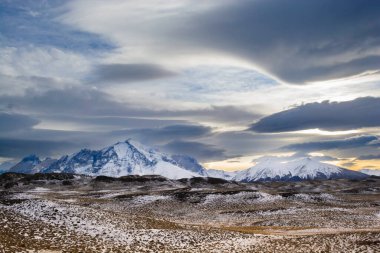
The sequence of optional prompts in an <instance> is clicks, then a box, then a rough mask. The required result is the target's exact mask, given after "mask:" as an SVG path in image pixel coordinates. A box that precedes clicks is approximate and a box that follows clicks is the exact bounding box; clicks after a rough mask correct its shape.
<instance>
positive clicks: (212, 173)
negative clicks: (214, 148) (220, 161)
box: [207, 169, 237, 180]
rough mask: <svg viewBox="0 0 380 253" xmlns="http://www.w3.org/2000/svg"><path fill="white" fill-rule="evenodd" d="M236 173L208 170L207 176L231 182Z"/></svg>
mask: <svg viewBox="0 0 380 253" xmlns="http://www.w3.org/2000/svg"><path fill="white" fill-rule="evenodd" d="M236 173H237V172H236V171H225V170H213V169H208V170H207V175H208V176H209V177H216V178H222V179H226V180H232V179H233V178H234V177H235V176H236Z"/></svg>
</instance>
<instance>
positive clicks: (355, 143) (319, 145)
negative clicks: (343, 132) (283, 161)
mask: <svg viewBox="0 0 380 253" xmlns="http://www.w3.org/2000/svg"><path fill="white" fill-rule="evenodd" d="M376 141H378V138H377V137H376V136H359V137H352V138H347V139H339V140H326V141H315V142H305V143H297V144H291V145H287V146H284V147H282V149H283V150H291V151H304V152H312V151H319V150H331V149H351V148H361V147H364V146H378V145H377V144H376V143H375V142H376Z"/></svg>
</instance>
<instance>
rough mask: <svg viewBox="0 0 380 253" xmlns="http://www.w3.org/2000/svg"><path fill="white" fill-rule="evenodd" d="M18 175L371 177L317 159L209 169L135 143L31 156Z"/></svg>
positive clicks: (244, 178) (277, 178) (273, 178)
mask: <svg viewBox="0 0 380 253" xmlns="http://www.w3.org/2000/svg"><path fill="white" fill-rule="evenodd" d="M8 171H10V172H18V173H27V174H32V173H37V172H41V173H52V172H54V173H75V174H86V175H90V176H99V175H104V176H111V177H121V176H126V175H160V176H164V177H166V178H169V179H180V178H192V177H215V178H222V179H226V180H235V181H241V182H257V181H299V180H311V179H321V180H323V179H339V178H346V179H361V178H365V177H368V175H367V174H364V173H361V172H357V171H352V170H347V169H344V168H340V167H337V166H334V165H331V164H326V163H322V162H319V161H317V160H314V159H313V158H301V159H295V160H293V161H290V162H278V161H276V160H271V159H268V160H265V161H260V162H258V163H257V164H256V165H255V166H253V167H251V168H248V169H246V170H241V171H235V172H227V171H222V170H211V169H210V170H207V169H205V168H204V167H203V166H202V165H201V164H199V163H198V161H197V160H196V159H194V158H192V157H189V156H186V155H169V154H165V153H162V152H160V151H158V150H156V149H153V148H149V147H145V146H143V145H141V144H140V143H137V142H135V141H131V140H127V141H124V142H118V143H116V144H114V145H112V146H109V147H106V148H103V149H101V150H90V149H82V150H80V151H79V152H77V153H74V154H72V155H65V156H62V157H61V158H60V159H58V160H56V159H51V158H46V159H45V160H43V161H41V160H40V159H39V158H38V157H37V156H35V155H30V156H27V157H25V158H23V159H22V160H21V161H20V162H19V163H17V164H15V165H14V166H12V167H11V168H9V169H8Z"/></svg>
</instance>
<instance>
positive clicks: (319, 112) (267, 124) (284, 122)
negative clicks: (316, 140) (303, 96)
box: [250, 97, 380, 133]
mask: <svg viewBox="0 0 380 253" xmlns="http://www.w3.org/2000/svg"><path fill="white" fill-rule="evenodd" d="M379 115H380V98H374V97H364V98H357V99H355V100H352V101H347V102H329V101H324V102H322V103H310V104H306V105H302V106H298V107H295V108H293V109H290V110H286V111H282V112H279V113H275V114H272V115H270V116H268V117H264V118H262V119H261V120H259V121H258V122H257V123H254V124H253V125H252V126H251V127H250V129H251V130H253V131H256V132H263V133H270V132H288V131H297V130H304V129H314V128H319V129H323V130H330V131H336V130H350V129H358V128H363V127H377V126H380V117H379Z"/></svg>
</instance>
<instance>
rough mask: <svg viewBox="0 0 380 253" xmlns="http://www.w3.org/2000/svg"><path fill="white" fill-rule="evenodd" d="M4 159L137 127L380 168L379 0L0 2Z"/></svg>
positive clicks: (198, 151)
mask: <svg viewBox="0 0 380 253" xmlns="http://www.w3.org/2000/svg"><path fill="white" fill-rule="evenodd" d="M0 24H1V25H0V55H1V57H0V161H6V160H17V159H20V158H22V157H24V156H27V155H29V154H36V155H38V156H40V157H42V158H43V157H60V156H61V155H64V154H70V153H73V152H76V151H78V150H80V149H81V148H93V149H100V148H103V147H105V146H107V145H111V144H113V143H115V142H117V141H121V140H126V139H129V138H132V139H134V140H137V141H139V142H141V143H143V144H145V145H148V146H152V147H156V148H158V149H160V150H162V151H164V152H168V153H175V154H187V155H191V156H193V157H195V158H196V159H198V160H199V161H200V162H201V163H202V164H203V165H204V166H205V167H207V168H213V169H224V170H238V169H245V168H248V167H250V166H252V165H254V164H255V161H257V160H258V159H261V158H263V157H280V158H283V159H286V158H291V157H295V156H314V157H317V158H318V159H319V160H321V161H324V162H328V163H333V164H337V165H339V166H343V167H346V168H350V169H354V170H357V169H362V168H371V169H380V33H379V31H380V2H379V1H371V0H361V1H356V0H334V1H331V0H309V1H298V0H281V1H280V0H239V1H234V0H205V1H196V0H146V1H139V0H128V1H124V0H108V1H101V0H75V1H63V0H62V1H61V0H0Z"/></svg>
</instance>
